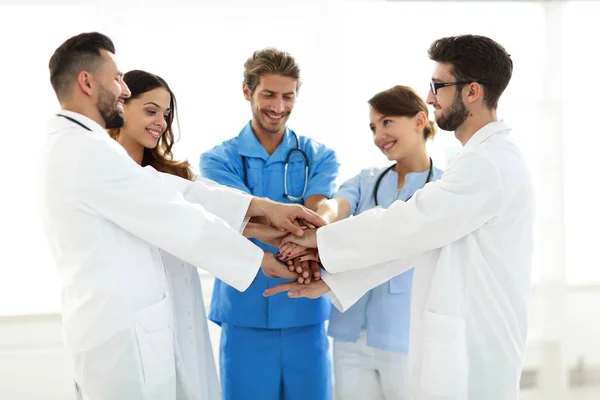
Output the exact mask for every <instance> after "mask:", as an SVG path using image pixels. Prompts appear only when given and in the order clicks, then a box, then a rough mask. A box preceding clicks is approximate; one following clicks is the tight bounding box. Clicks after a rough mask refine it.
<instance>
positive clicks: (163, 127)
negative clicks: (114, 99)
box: [108, 70, 194, 180]
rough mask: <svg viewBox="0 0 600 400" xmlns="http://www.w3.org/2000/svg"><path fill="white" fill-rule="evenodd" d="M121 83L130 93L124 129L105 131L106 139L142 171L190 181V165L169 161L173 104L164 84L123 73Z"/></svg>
mask: <svg viewBox="0 0 600 400" xmlns="http://www.w3.org/2000/svg"><path fill="white" fill-rule="evenodd" d="M123 81H125V83H126V84H127V86H128V87H129V90H130V91H131V97H129V98H128V99H126V100H125V106H124V116H125V125H124V126H123V127H122V128H116V129H109V131H108V133H109V134H110V136H111V137H112V138H113V139H115V140H116V141H117V142H119V143H120V144H121V145H122V146H123V147H124V148H125V150H127V152H128V153H129V155H130V156H131V157H132V158H133V159H134V160H135V162H137V163H138V164H140V165H141V166H142V167H145V166H151V167H152V168H154V169H155V170H157V171H160V172H165V173H168V174H171V175H176V176H179V177H181V178H184V179H188V180H192V178H193V176H194V175H193V172H192V170H191V168H190V164H189V163H188V162H187V161H176V160H173V152H172V148H173V144H174V143H175V135H174V134H173V121H175V119H176V111H177V110H176V108H177V101H176V100H175V95H174V94H173V91H172V90H171V88H169V85H168V84H167V82H166V81H165V80H164V79H162V78H161V77H160V76H158V75H154V74H151V73H149V72H146V71H141V70H133V71H129V72H127V73H126V74H125V75H124V76H123Z"/></svg>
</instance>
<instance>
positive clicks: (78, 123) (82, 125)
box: [56, 114, 92, 132]
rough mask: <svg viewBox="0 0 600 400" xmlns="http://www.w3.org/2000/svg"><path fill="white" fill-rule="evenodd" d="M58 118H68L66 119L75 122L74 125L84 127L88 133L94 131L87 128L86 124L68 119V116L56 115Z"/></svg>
mask: <svg viewBox="0 0 600 400" xmlns="http://www.w3.org/2000/svg"><path fill="white" fill-rule="evenodd" d="M56 116H57V117H63V118H66V119H68V120H69V121H71V122H73V123H76V124H77V125H79V126H80V127H82V128H83V129H85V130H86V131H90V132H91V131H92V130H91V129H90V128H88V127H87V126H85V125H84V124H82V123H81V122H79V121H77V120H76V119H75V118H71V117H68V116H66V115H62V114H56Z"/></svg>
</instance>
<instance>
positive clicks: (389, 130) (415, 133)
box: [369, 107, 426, 162]
mask: <svg viewBox="0 0 600 400" xmlns="http://www.w3.org/2000/svg"><path fill="white" fill-rule="evenodd" d="M369 120H370V123H369V128H370V129H371V132H373V142H374V143H375V146H377V148H379V150H381V152H382V153H383V154H384V155H385V156H386V157H387V158H388V160H394V161H396V162H400V161H401V160H402V159H404V158H405V157H406V156H407V155H410V154H414V153H415V152H416V151H418V149H419V148H421V147H422V146H423V143H424V141H425V139H424V137H423V126H424V120H426V117H425V116H424V114H423V113H418V114H417V115H415V116H414V117H399V116H387V115H383V114H381V113H380V112H378V111H377V110H375V109H374V108H373V107H371V109H370V112H369Z"/></svg>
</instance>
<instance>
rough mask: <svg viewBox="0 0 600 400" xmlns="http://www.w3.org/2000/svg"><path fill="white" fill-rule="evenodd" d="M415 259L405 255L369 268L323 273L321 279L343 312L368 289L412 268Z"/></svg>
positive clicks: (329, 294)
mask: <svg viewBox="0 0 600 400" xmlns="http://www.w3.org/2000/svg"><path fill="white" fill-rule="evenodd" d="M415 259H416V257H407V258H402V259H398V260H394V261H390V262H387V263H383V264H379V265H375V266H373V267H371V268H369V269H357V270H353V271H347V272H339V273H337V274H330V273H327V274H323V276H322V279H323V281H324V282H325V283H326V284H327V286H329V289H331V291H330V292H329V293H327V297H329V300H331V303H332V304H333V305H334V306H335V307H336V308H337V309H338V310H340V311H341V312H344V311H346V310H348V308H350V307H351V306H352V305H353V304H354V303H356V302H357V301H358V300H360V298H361V297H362V296H364V295H365V294H366V293H367V292H368V291H369V290H371V289H373V288H374V287H377V286H379V285H381V284H382V283H384V282H387V281H388V280H390V279H391V278H393V277H395V276H398V275H400V274H401V273H403V272H404V271H407V270H409V269H410V268H412V267H413V266H414V265H415Z"/></svg>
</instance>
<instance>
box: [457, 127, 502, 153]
mask: <svg viewBox="0 0 600 400" xmlns="http://www.w3.org/2000/svg"><path fill="white" fill-rule="evenodd" d="M506 130H510V128H509V127H508V125H506V123H505V122H504V121H502V120H500V121H494V122H490V123H489V124H487V125H485V126H484V127H482V128H481V129H479V130H478V131H477V132H475V134H474V135H473V136H471V139H469V140H468V141H467V143H466V144H465V146H464V147H463V149H464V150H467V149H470V148H474V147H476V146H477V145H478V144H480V143H482V142H483V141H485V140H486V139H487V138H489V137H490V136H492V135H493V134H494V133H498V132H502V131H506Z"/></svg>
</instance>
